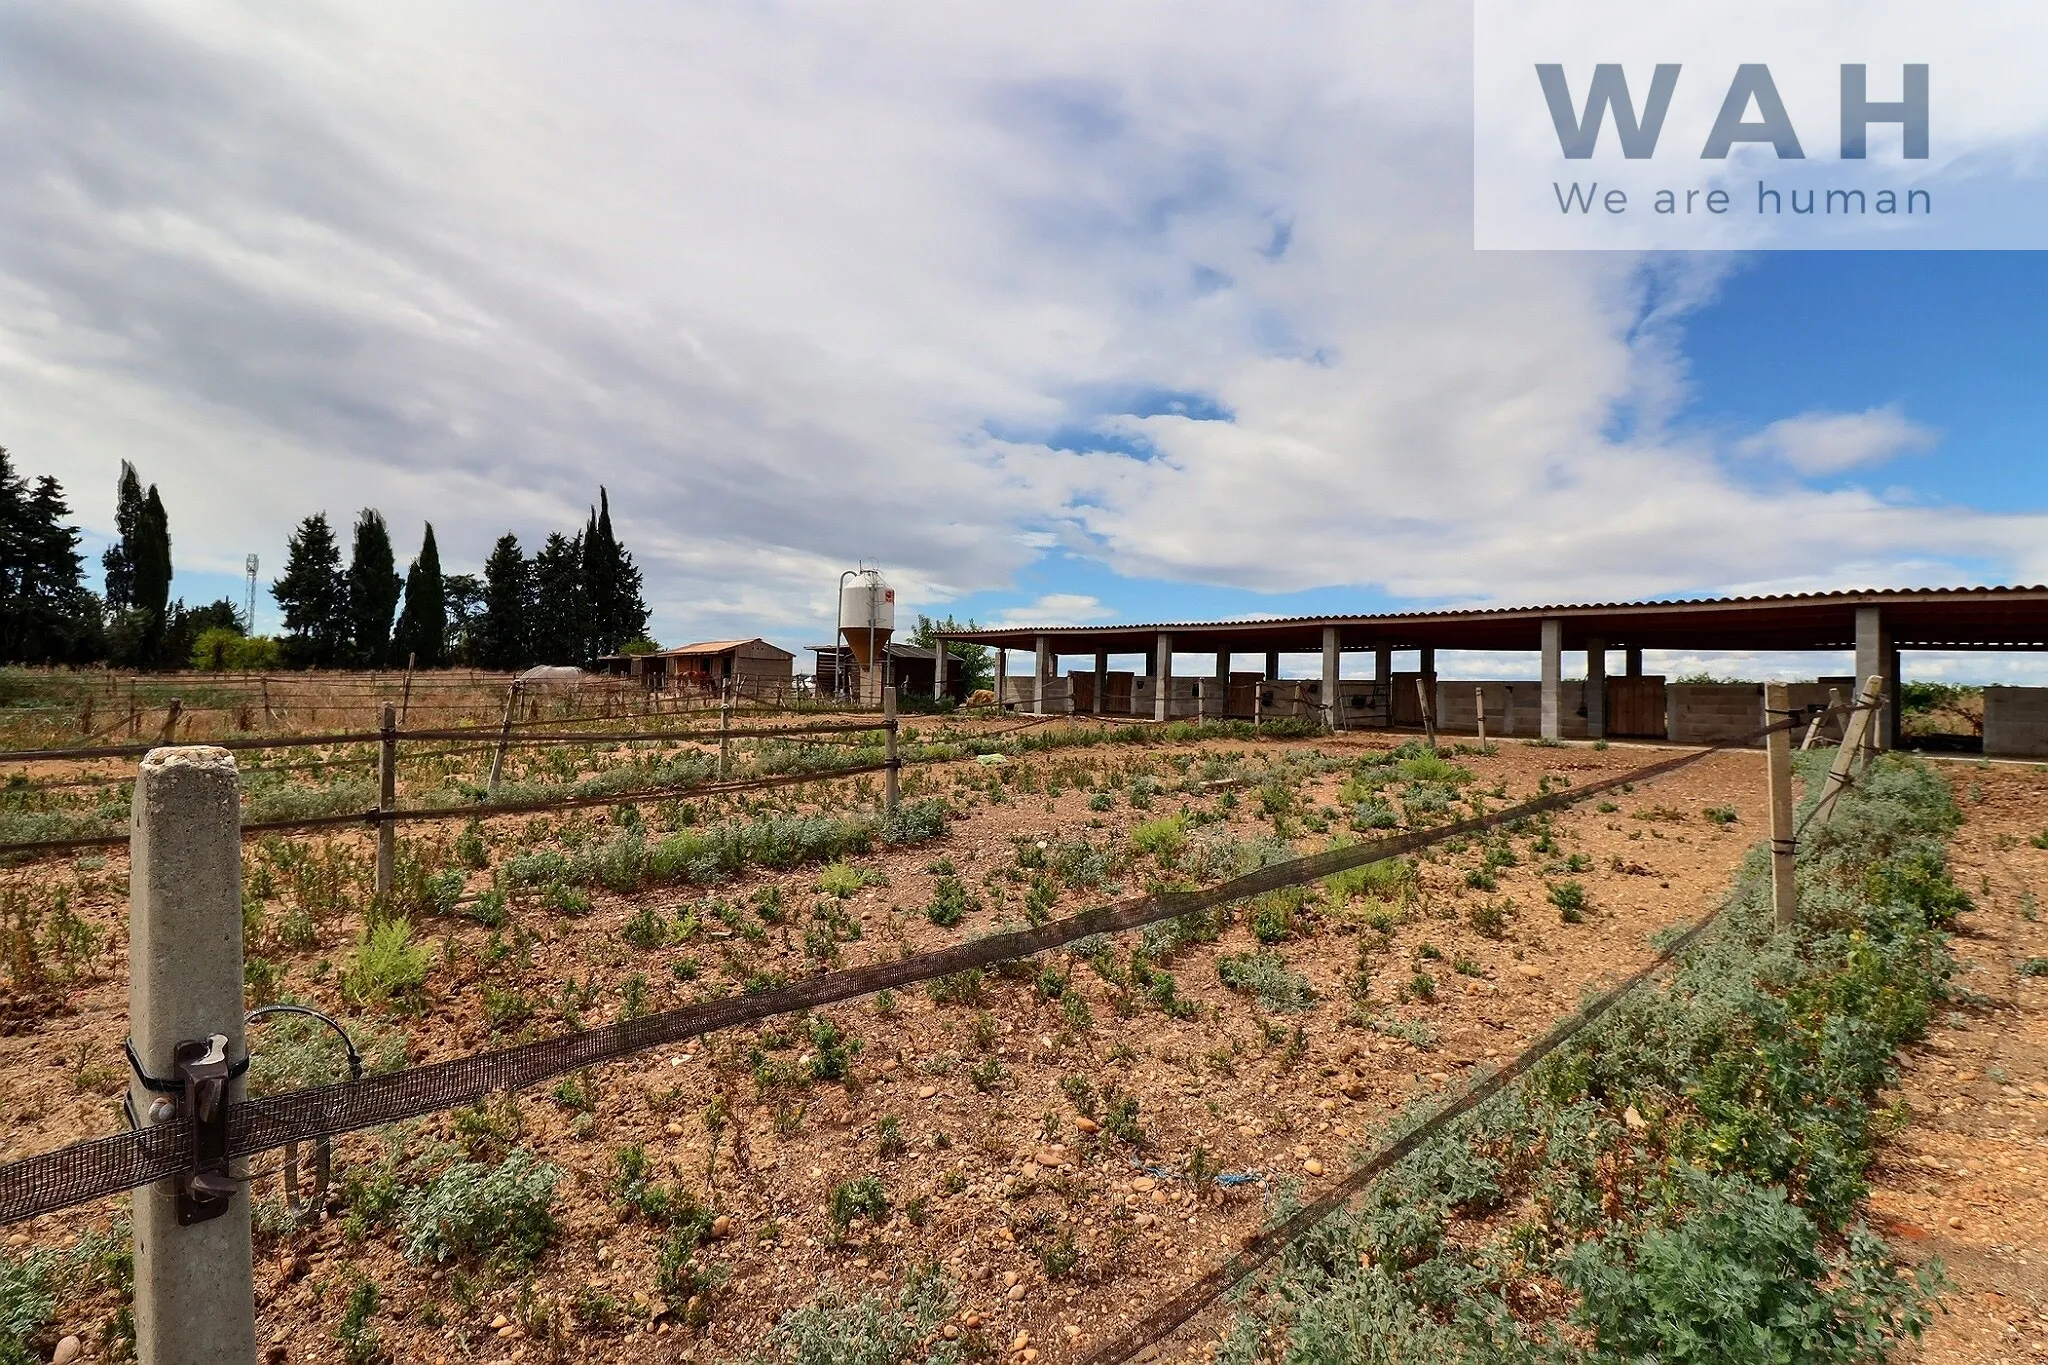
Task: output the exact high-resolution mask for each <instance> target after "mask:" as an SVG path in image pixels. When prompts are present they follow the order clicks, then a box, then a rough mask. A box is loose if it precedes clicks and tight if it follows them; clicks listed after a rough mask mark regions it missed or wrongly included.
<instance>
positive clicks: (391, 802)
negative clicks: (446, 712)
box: [377, 701, 398, 901]
mask: <svg viewBox="0 0 2048 1365" xmlns="http://www.w3.org/2000/svg"><path fill="white" fill-rule="evenodd" d="M381 719H382V724H381V725H379V726H378V739H377V809H378V810H379V811H382V812H383V813H385V815H387V816H388V815H389V814H390V812H391V811H393V810H395V809H397V806H398V708H397V707H395V706H393V705H392V704H391V703H390V702H388V701H387V702H385V703H384V714H383V716H382V718H381ZM397 858H398V826H397V825H396V824H394V823H393V822H392V821H391V820H389V819H383V820H379V821H378V822H377V899H379V900H380V901H388V900H390V898H391V882H392V868H393V865H394V864H395V863H396V861H397Z"/></svg>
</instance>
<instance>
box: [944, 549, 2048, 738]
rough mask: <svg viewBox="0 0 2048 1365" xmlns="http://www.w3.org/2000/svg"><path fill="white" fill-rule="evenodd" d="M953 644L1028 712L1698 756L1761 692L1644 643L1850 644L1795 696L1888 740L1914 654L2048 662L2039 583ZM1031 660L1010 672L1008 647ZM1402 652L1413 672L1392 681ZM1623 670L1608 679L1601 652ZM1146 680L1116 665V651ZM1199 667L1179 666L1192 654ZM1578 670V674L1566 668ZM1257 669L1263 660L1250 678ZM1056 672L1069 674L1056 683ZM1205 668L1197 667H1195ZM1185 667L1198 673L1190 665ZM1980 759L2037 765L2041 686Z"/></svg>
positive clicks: (1988, 712)
mask: <svg viewBox="0 0 2048 1365" xmlns="http://www.w3.org/2000/svg"><path fill="white" fill-rule="evenodd" d="M945 638H947V639H952V640H961V641H965V642H968V643H971V644H979V645H987V646H991V647H993V648H994V649H995V650H996V676H997V683H996V695H997V696H998V697H999V698H1000V699H1001V700H1002V704H1003V705H1005V706H1006V707H1012V708H1015V709H1017V710H1019V711H1026V712H1031V713H1034V714H1045V715H1054V714H1081V715H1111V716H1123V715H1128V716H1137V717H1141V718H1147V719H1151V720H1155V721H1165V720H1173V719H1180V718H1188V719H1195V718H1210V717H1214V718H1232V717H1235V718H1241V719H1247V720H1257V719H1276V718H1280V717H1284V716H1304V717H1312V718H1314V719H1317V720H1319V721H1320V722H1321V723H1322V724H1324V725H1326V726H1329V727H1331V728H1333V729H1347V728H1362V727H1394V728H1400V727H1415V726H1420V725H1421V724H1422V722H1423V708H1424V707H1425V706H1427V707H1428V708H1429V711H1430V716H1431V719H1432V720H1433V721H1434V722H1435V724H1436V725H1437V727H1438V728H1439V729H1442V730H1446V731H1450V732H1454V733H1455V732H1460V731H1465V732H1470V731H1476V730H1477V729H1478V726H1479V718H1480V717H1481V716H1482V715H1483V716H1484V717H1485V725H1486V732H1487V733H1488V734H1489V735H1501V736H1523V737H1541V738H1546V739H1574V738H1585V739H1604V738H1639V739H1655V740H1670V741H1674V742H1678V743H1688V744H1703V743H1713V742H1716V741H1719V740H1725V739H1731V738H1737V737H1740V736H1742V735H1746V734H1749V733H1751V732H1753V731H1755V730H1757V729H1759V728H1761V727H1762V725H1763V724H1764V720H1763V689H1762V687H1761V686H1760V685H1757V684H1752V683H1723V684H1676V683H1671V682H1668V681H1667V680H1666V679H1665V678H1663V677H1660V676H1657V675H1654V674H1646V673H1645V672H1644V670H1643V656H1644V653H1645V651H1648V650H1673V651H1688V652H1715V653H1722V652H1752V651H1754V652H1770V653H1781V652H1787V651H1801V650H1812V651H1823V650H1825V651H1830V652H1838V651H1853V652H1854V654H1855V670H1854V674H1853V676H1850V675H1843V676H1837V677H1831V678H1816V679H1815V680H1814V681H1812V682H1808V683H1801V684H1795V685H1794V688H1793V694H1792V704H1793V705H1794V706H1795V707H1798V708H1801V709H1810V710H1814V711H1820V710H1824V709H1825V708H1826V707H1827V706H1828V705H1829V703H1830V700H1831V699H1838V700H1841V701H1848V700H1850V699H1851V698H1853V696H1854V695H1855V692H1856V689H1857V687H1858V686H1859V680H1861V679H1867V678H1870V677H1872V676H1875V677H1877V678H1879V679H1880V680H1881V682H1880V685H1881V687H1882V689H1883V696H1884V698H1885V703H1886V704H1885V708H1884V712H1883V715H1882V717H1881V721H1880V724H1879V727H1878V731H1879V742H1880V743H1881V744H1883V745H1884V746H1886V747H1890V746H1891V745H1893V744H1895V743H1896V742H1897V738H1898V723H1899V716H1898V707H1897V705H1896V704H1895V703H1896V697H1897V692H1898V684H1899V679H1900V657H1901V655H1902V654H1903V653H1905V652H1907V651H1910V650H1916V649H1924V650H1940V651H1943V652H1955V651H1968V650H1985V651H1990V650H2028V651H2040V650H2048V587H2040V586H2036V587H1993V588H1911V589H1896V590H1869V591H1848V592H1823V593H1794V594H1786V595H1783V596H1772V597H1719V598H1699V599H1690V600H1681V601H1671V602H1619V603H1601V604H1574V605H1557V606H1532V607H1495V608H1483V609H1471V610H1451V611H1427V612H1402V613H1390V614H1385V615H1358V616H1299V617H1288V618H1283V619H1272V620H1263V621H1260V620H1252V621H1216V622H1180V623H1170V624H1169V623H1161V624H1157V625H1134V626H1064V627H1060V626H1029V627H1016V628H1007V629H990V630H968V631H956V632H952V633H950V634H948V635H947V636H946V637H945ZM1449 649H1460V650H1484V651H1489V652H1496V653H1497V652H1508V651H1526V652H1528V653H1531V654H1533V655H1535V656H1536V665H1537V667H1536V670H1535V672H1536V675H1537V676H1535V677H1534V678H1531V679H1529V680H1528V681H1517V682H1492V681H1479V680H1472V681H1457V680H1451V679H1444V678H1440V677H1438V675H1437V668H1436V654H1437V651H1438V650H1449ZM1013 650H1022V651H1024V652H1025V653H1026V654H1027V655H1028V656H1029V658H1030V660H1031V664H1030V666H1029V667H1028V668H1027V669H1026V670H1024V671H1022V672H1021V673H1020V674H1019V675H1016V676H1013V675H1012V674H1011V673H1010V668H1009V663H1010V653H1011V651H1013ZM1302 654H1310V655H1314V656H1316V657H1317V659H1318V660H1319V662H1320V664H1321V668H1320V671H1319V676H1316V677H1310V678H1283V677H1282V676H1281V660H1282V659H1283V658H1285V657H1287V656H1290V655H1296V656H1298V655H1302ZM1396 654H1402V655H1405V656H1408V657H1410V658H1413V659H1414V660H1415V667H1414V668H1413V669H1409V670H1403V671H1396V669H1395V667H1394V660H1395V655H1396ZM1614 654H1619V655H1620V660H1621V667H1620V668H1619V670H1613V669H1612V668H1611V665H1612V663H1613V659H1612V658H1611V656H1612V655H1614ZM1119 655H1121V656H1125V657H1128V656H1132V655H1136V656H1139V658H1140V660H1141V667H1140V668H1138V669H1134V670H1129V671H1118V670H1112V669H1111V668H1110V662H1111V660H1112V658H1114V657H1116V656H1119ZM1191 655H1192V656H1195V657H1194V659H1190V658H1189V657H1188V656H1191ZM1347 655H1369V656H1370V658H1371V660H1372V665H1371V668H1372V672H1371V676H1370V677H1365V678H1350V677H1346V676H1344V672H1345V670H1344V667H1343V665H1344V663H1345V656H1347ZM1567 655H1572V656H1574V661H1575V662H1576V660H1577V658H1580V657H1582V658H1583V660H1584V666H1583V669H1582V670H1580V671H1581V672H1582V674H1583V676H1582V677H1580V678H1576V679H1574V678H1567V677H1566V676H1565V665H1566V656H1567ZM1246 656H1250V660H1251V661H1252V662H1253V663H1255V664H1257V665H1258V667H1255V668H1253V669H1249V670H1241V669H1240V668H1239V665H1240V663H1241V662H1243V661H1244V660H1245V659H1246ZM1063 660H1076V661H1077V662H1080V663H1081V665H1082V666H1081V667H1079V668H1070V669H1069V670H1068V671H1067V672H1065V673H1062V671H1061V663H1062V661H1063ZM1197 660H1198V661H1199V662H1197ZM1191 665H1192V666H1191ZM1984 751H1985V753H1987V754H1990V755H1994V756H2010V757H2048V688H2020V687H1997V688H1986V689H1985V698H1984Z"/></svg>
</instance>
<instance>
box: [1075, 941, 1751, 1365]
mask: <svg viewBox="0 0 2048 1365" xmlns="http://www.w3.org/2000/svg"><path fill="white" fill-rule="evenodd" d="M1723 909H1725V907H1723ZM1722 913H1723V910H1720V909H1717V910H1715V911H1714V912H1713V913H1711V914H1709V915H1708V916H1707V917H1706V918H1705V919H1703V920H1701V921H1700V922H1699V923H1697V924H1695V925H1693V926H1692V927H1691V928H1689V929H1687V930H1686V931H1685V932H1684V933H1682V934H1680V935H1679V936H1678V938H1677V939H1676V940H1674V941H1673V942H1672V943H1671V944H1670V945H1669V946H1668V947H1666V948H1665V949H1664V951H1662V952H1660V953H1658V954H1657V955H1656V956H1655V957H1654V958H1652V959H1650V961H1649V962H1648V963H1647V964H1645V965H1644V966H1643V967H1641V968H1640V969H1638V970H1637V971H1635V972H1633V973H1631V974H1630V975H1629V976H1627V977H1625V978H1624V979H1623V980H1622V981H1620V982H1619V983H1617V984H1616V985H1614V986H1612V987H1610V988H1609V989H1607V990H1606V991H1603V992H1602V993H1601V994H1600V995H1598V996H1596V997H1595V998H1594V999H1592V1000H1590V1001H1588V1002H1587V1003H1586V1004H1585V1005H1583V1006H1581V1007H1580V1008H1579V1009H1578V1010H1577V1011H1576V1012H1574V1013H1573V1014H1570V1015H1568V1016H1566V1017H1565V1018H1564V1019H1562V1020H1560V1021H1559V1022H1558V1023H1557V1024H1555V1025H1553V1026H1552V1027H1551V1029H1550V1031H1549V1032H1548V1033H1546V1034H1544V1035H1543V1037H1541V1038H1539V1039H1537V1040H1536V1041H1535V1042H1534V1043H1532V1044H1530V1045H1529V1046H1528V1047H1527V1048H1525V1049H1523V1050H1522V1052H1521V1053H1520V1054H1519V1055H1518V1056H1516V1057H1515V1059H1514V1060H1513V1061H1511V1062H1509V1063H1508V1064H1507V1065H1506V1066H1503V1067H1501V1068H1499V1069H1498V1070H1494V1071H1492V1072H1490V1073H1489V1074H1488V1075H1486V1076H1485V1078H1484V1079H1482V1080H1479V1081H1477V1082H1476V1083H1474V1084H1473V1085H1472V1086H1470V1087H1469V1088H1467V1089H1466V1090H1465V1091H1464V1093H1463V1094H1461V1095H1459V1096H1458V1097H1457V1098H1456V1099H1455V1100H1453V1101H1451V1102H1450V1103H1449V1104H1447V1105H1445V1106H1444V1107H1443V1108H1441V1109H1438V1110H1437V1111H1436V1112H1435V1113H1433V1114H1431V1115H1430V1116H1429V1118H1427V1119H1425V1120H1424V1121H1423V1122H1421V1123H1419V1124H1417V1125H1416V1126H1415V1127H1413V1128H1411V1129H1409V1130H1408V1131H1407V1132H1406V1133H1404V1134H1402V1135H1401V1136H1400V1137H1399V1138H1397V1139H1395V1140H1394V1141H1392V1142H1389V1143H1387V1144H1386V1145H1384V1146H1382V1147H1381V1148H1380V1149H1379V1150H1378V1151H1376V1152H1374V1153H1373V1154H1372V1156H1371V1157H1370V1158H1369V1159H1367V1160H1366V1161H1365V1162H1364V1164H1362V1165H1360V1166H1359V1167H1358V1169H1357V1170H1355V1171H1353V1172H1352V1173H1351V1174H1350V1175H1348V1176H1346V1177H1344V1179H1342V1180H1340V1181H1338V1182H1337V1183H1336V1184H1335V1185H1334V1186H1332V1187H1331V1188H1330V1189H1329V1191H1328V1192H1326V1193H1325V1194H1324V1195H1323V1196H1322V1197H1321V1198H1319V1199H1317V1200H1316V1201H1315V1202H1314V1203H1312V1204H1308V1205H1304V1206H1303V1207H1302V1208H1301V1209H1300V1210H1298V1211H1297V1212H1296V1213H1295V1214H1294V1216H1293V1217H1291V1218H1289V1219H1287V1221H1285V1222H1283V1223H1281V1224H1279V1225H1277V1226H1275V1227H1272V1228H1268V1229H1266V1230H1265V1231H1263V1232H1260V1233H1258V1234H1257V1235H1256V1236H1254V1237H1252V1238H1251V1239H1249V1242H1248V1244H1247V1245H1246V1246H1245V1247H1244V1249H1243V1250H1241V1251H1239V1252H1238V1253H1237V1254H1236V1255H1234V1256H1232V1257H1231V1258H1230V1259H1229V1260H1228V1261H1225V1262H1224V1263H1223V1264H1222V1265H1220V1266H1217V1267H1216V1268H1215V1269H1214V1270H1211V1271H1210V1272H1209V1273H1208V1274H1206V1275H1204V1276H1203V1277H1202V1278H1201V1279H1199V1280H1196V1281H1195V1282H1194V1283H1192V1284H1190V1285H1188V1286H1186V1287H1185V1288H1183V1289H1181V1290H1180V1291H1179V1292H1178V1293H1176V1294H1175V1295H1174V1296H1173V1297H1172V1298H1170V1299H1168V1300H1167V1301H1166V1302H1165V1303H1164V1304H1162V1305H1161V1306H1160V1307H1158V1308H1156V1309H1154V1310H1153V1311H1152V1312H1150V1313H1148V1314H1146V1315H1145V1316H1144V1317H1143V1318H1141V1319H1140V1320H1139V1321H1138V1322H1137V1323H1135V1324H1134V1325H1132V1326H1131V1327H1130V1328H1128V1329H1126V1330H1125V1331H1124V1332H1123V1333H1122V1334H1121V1335H1119V1336H1117V1337H1115V1338H1112V1339H1111V1340H1110V1341H1108V1342H1106V1343H1104V1344H1103V1345H1101V1346H1098V1347H1097V1348H1096V1349H1095V1350H1093V1351H1090V1352H1089V1353H1088V1354H1087V1355H1086V1356H1084V1357H1082V1360H1081V1365H1120V1362H1123V1361H1126V1360H1129V1359H1130V1358H1131V1357H1132V1356H1135V1355H1138V1354H1139V1353H1141V1352H1142V1351H1144V1350H1145V1349H1146V1348H1147V1347H1149V1346H1154V1345H1156V1344H1158V1343H1159V1342H1160V1341H1163V1340H1164V1339H1166V1338H1167V1337H1169V1336H1171V1335H1173V1333H1175V1332H1176V1331H1179V1330H1180V1329H1181V1328H1182V1327H1184V1326H1186V1325H1187V1323H1188V1322H1189V1321H1190V1320H1192V1319H1193V1318H1194V1317H1195V1316H1196V1315H1198V1314H1199V1313H1201V1312H1202V1310H1204V1309H1205V1308H1207V1307H1208V1306H1209V1305H1210V1304H1212V1303H1214V1302H1215V1301H1216V1300H1217V1299H1218V1298H1220V1297H1222V1296H1223V1294H1225V1293H1226V1292H1228V1291H1229V1290H1230V1289H1231V1288H1232V1287H1233V1286H1235V1285H1236V1284H1238V1283H1240V1282H1241V1281H1243V1280H1244V1279H1246V1278H1247V1277H1249V1276H1251V1275H1253V1274H1255V1273H1257V1272H1258V1270H1259V1269H1260V1267H1262V1266H1264V1265H1265V1264H1266V1263H1267V1262H1268V1261H1270V1260H1272V1259H1273V1258H1274V1257H1275V1256H1277V1255H1279V1254H1280V1252H1282V1251H1284V1250H1285V1249H1286V1248H1287V1247H1288V1245H1289V1244H1291V1243H1292V1242H1294V1241H1295V1240H1296V1239H1297V1238H1299V1237H1300V1236H1301V1235H1302V1234H1303V1233H1305V1232H1307V1231H1308V1230H1309V1229H1310V1228H1312V1227H1314V1226H1315V1225H1316V1224H1317V1223H1320V1222H1321V1221H1322V1220H1323V1219H1325V1218H1327V1217H1329V1216H1330V1215H1331V1214H1332V1213H1335V1212H1336V1211H1337V1210H1338V1209H1340V1208H1342V1207H1344V1206H1345V1205H1346V1204H1348V1203H1349V1202H1350V1201H1351V1200H1352V1199H1353V1198H1355V1197H1356V1196H1358V1195H1359V1194H1362V1193H1364V1191H1365V1189H1366V1187H1367V1186H1369V1185H1371V1184H1372V1183H1373V1181H1375V1180H1377V1179H1379V1178H1380V1177H1381V1176H1382V1175H1385V1174H1386V1173H1387V1172H1388V1171H1389V1170H1391V1169H1393V1167H1394V1166H1396V1165H1397V1164H1399V1163H1400V1162H1401V1160H1402V1159H1403V1158H1405V1157H1408V1156H1410V1155H1412V1154H1413V1153H1414V1152H1415V1151H1416V1150H1417V1149H1418V1148H1420V1147H1421V1146H1422V1145H1423V1144H1424V1143H1426V1142H1428V1141H1429V1140H1430V1139H1431V1138H1434V1137H1435V1136H1436V1135H1437V1134H1439V1133H1441V1132H1442V1131H1443V1130H1444V1129H1445V1128H1447V1127H1449V1126H1450V1125H1451V1124H1452V1123H1453V1122H1455V1121H1456V1120H1458V1119H1460V1118H1462V1117H1463V1116H1465V1115H1466V1114H1469V1113H1471V1112H1472V1111H1473V1110H1474V1109H1477V1108H1478V1107H1479V1106H1480V1105H1482V1104H1484V1103H1486V1101H1488V1100H1490V1099H1492V1098H1493V1097H1494V1096H1495V1095H1498V1094H1499V1093H1500V1092H1501V1091H1503V1090H1505V1089H1507V1088H1508V1087H1509V1086H1510V1085H1512V1084H1514V1083H1515V1082H1516V1081H1518V1080H1520V1079H1521V1078H1522V1077H1523V1076H1524V1075H1526V1074H1528V1072H1529V1071H1530V1069H1531V1068H1533V1067H1534V1066H1535V1065H1536V1064H1537V1063H1538V1062H1540V1061H1542V1060H1543V1059H1544V1058H1545V1057H1548V1056H1549V1055H1550V1054H1551V1053H1553V1052H1555V1051H1556V1050H1557V1049H1558V1048H1560V1047H1562V1046H1563V1045H1564V1044H1566V1043H1567V1042H1570V1041H1571V1039H1572V1038H1573V1037H1574V1036H1576V1035H1577V1034H1578V1033H1579V1032H1581V1031H1582V1030H1583V1029H1585V1028H1586V1026H1587V1025H1589V1024H1591V1023H1592V1022H1593V1021H1594V1020H1596V1019H1598V1018H1599V1017H1600V1016H1601V1015H1603V1014H1605V1013H1607V1011H1608V1010H1610V1009H1612V1008H1613V1007H1614V1006H1615V1005H1616V1004H1617V1003H1618V1002H1619V1001H1620V1000H1621V998H1622V997H1623V996H1625V995H1627V994H1628V993H1629V992H1630V991H1632V990H1634V989H1635V988H1636V987H1638V986H1640V985H1642V984H1643V983H1644V982H1645V981H1648V980H1649V979H1650V978H1651V977H1652V976H1654V975H1656V974H1657V972H1658V971H1660V970H1661V969H1663V968H1664V967H1666V966H1668V965H1669V964H1670V963H1671V962H1672V961H1673V960H1675V959H1676V958H1677V957H1678V956H1679V955H1680V954H1681V953H1683V952H1685V951H1686V950H1687V949H1689V948H1691V947H1692V946H1693V944H1695V943H1697V942H1698V941H1699V939H1700V936H1701V935H1703V934H1705V933H1706V932H1707V930H1709V929H1711V928H1712V927H1713V926H1714V925H1715V924H1716V923H1717V922H1718V921H1719V920H1720V918H1721V915H1722Z"/></svg>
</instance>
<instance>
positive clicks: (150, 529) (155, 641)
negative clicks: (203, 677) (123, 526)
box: [134, 484, 184, 664]
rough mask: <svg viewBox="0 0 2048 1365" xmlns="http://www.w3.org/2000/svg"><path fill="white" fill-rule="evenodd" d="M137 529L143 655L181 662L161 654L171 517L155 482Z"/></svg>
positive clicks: (167, 599) (137, 592)
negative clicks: (165, 508) (165, 657)
mask: <svg viewBox="0 0 2048 1365" xmlns="http://www.w3.org/2000/svg"><path fill="white" fill-rule="evenodd" d="M138 532H139V536H138V539H139V544H138V545H137V546H136V549H135V553H134V565H135V609H136V610H137V611H139V612H141V613H142V618H143V620H142V657H143V660H144V661H145V662H148V663H159V664H160V663H165V662H170V663H173V664H182V663H183V662H184V660H182V659H173V660H168V661H167V660H165V659H164V658H162V657H161V656H162V653H163V645H164V638H165V632H164V628H165V626H166V625H167V624H168V620H169V617H168V613H169V610H170V605H171V519H170V514H169V513H167V512H166V511H165V510H164V500H163V499H162V498H161V497H159V496H158V495H157V491H156V485H155V484H151V485H150V486H149V492H148V493H146V494H144V495H143V499H142V515H141V519H140V525H139V527H138Z"/></svg>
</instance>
